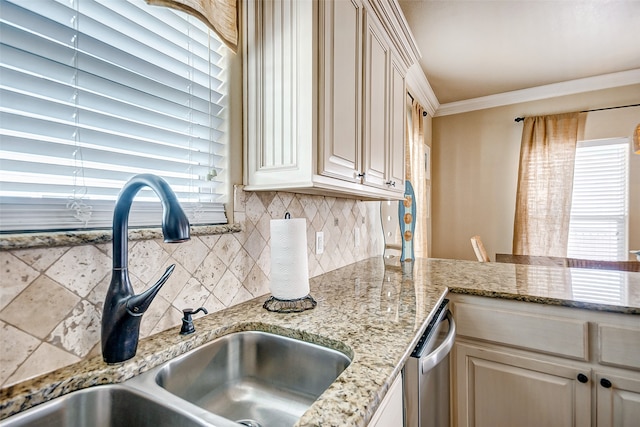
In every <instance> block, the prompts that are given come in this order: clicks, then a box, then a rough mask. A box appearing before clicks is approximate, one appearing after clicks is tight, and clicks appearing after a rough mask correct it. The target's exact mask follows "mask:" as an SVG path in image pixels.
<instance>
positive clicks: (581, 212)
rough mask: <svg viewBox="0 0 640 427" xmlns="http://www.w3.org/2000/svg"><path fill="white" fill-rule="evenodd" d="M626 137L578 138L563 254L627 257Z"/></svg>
mask: <svg viewBox="0 0 640 427" xmlns="http://www.w3.org/2000/svg"><path fill="white" fill-rule="evenodd" d="M628 183H629V140H628V139H627V138H612V139H600V140H591V141H579V142H578V145H577V148H576V158H575V169H574V178H573V192H572V201H571V219H570V226H569V245H568V249H567V256H568V257H570V258H586V259H597V260H610V261H616V260H626V259H628V248H627V247H628V231H627V230H628V211H629V208H628V203H629V202H628V200H629V184H628Z"/></svg>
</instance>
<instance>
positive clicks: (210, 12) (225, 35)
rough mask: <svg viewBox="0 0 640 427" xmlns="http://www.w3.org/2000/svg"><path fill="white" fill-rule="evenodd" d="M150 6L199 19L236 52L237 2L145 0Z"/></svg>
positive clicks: (218, 0)
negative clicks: (169, 9) (183, 13)
mask: <svg viewBox="0 0 640 427" xmlns="http://www.w3.org/2000/svg"><path fill="white" fill-rule="evenodd" d="M146 2H147V3H148V4H150V5H154V6H165V7H170V8H173V9H177V10H181V11H183V12H186V13H188V14H190V15H193V16H195V17H197V18H199V19H200V20H201V21H202V22H204V23H205V24H207V26H209V28H211V29H212V30H213V32H214V33H216V35H217V36H218V37H220V39H221V40H222V41H223V42H224V44H225V45H226V46H227V47H228V48H229V49H231V50H232V51H233V53H237V52H238V7H237V0H146Z"/></svg>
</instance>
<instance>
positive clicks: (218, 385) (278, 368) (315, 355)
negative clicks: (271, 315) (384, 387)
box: [155, 331, 351, 427]
mask: <svg viewBox="0 0 640 427" xmlns="http://www.w3.org/2000/svg"><path fill="white" fill-rule="evenodd" d="M350 363H351V359H350V358H349V357H347V356H346V355H345V354H343V353H341V352H339V351H336V350H333V349H330V348H327V347H323V346H319V345H316V344H311V343H308V342H305V341H300V340H296V339H292V338H287V337H283V336H280V335H275V334H271V333H266V332H257V331H249V332H236V333H232V334H230V335H226V336H224V337H221V338H219V339H217V340H215V341H212V342H210V343H208V344H206V345H204V346H202V347H199V348H197V349H195V350H192V351H191V352H189V353H186V354H184V355H182V356H179V357H177V358H176V359H174V360H172V361H170V362H168V363H166V364H165V365H163V366H162V367H161V368H159V369H157V370H156V371H155V372H156V376H155V381H156V383H157V384H158V385H159V386H160V387H162V388H164V389H165V390H167V391H169V392H170V393H172V394H174V395H176V396H178V397H180V398H182V399H184V400H186V401H188V402H191V403H192V404H194V405H197V406H199V407H201V408H204V409H206V410H207V411H210V412H212V413H214V414H217V415H220V416H222V417H225V418H227V419H228V420H231V421H236V422H240V423H244V424H245V425H251V426H260V425H261V426H264V427H266V426H290V425H293V424H294V423H295V422H296V421H297V420H298V419H299V418H300V417H301V416H302V414H303V413H304V412H305V411H306V410H307V408H309V406H310V405H311V404H312V403H313V402H314V401H315V400H316V399H317V398H318V397H319V396H320V395H321V394H322V393H323V392H324V391H325V390H326V389H327V388H328V387H329V386H330V385H331V383H332V382H334V381H335V380H336V378H337V377H338V375H340V373H341V372H342V371H344V369H345V368H346V367H347V366H349V364H350Z"/></svg>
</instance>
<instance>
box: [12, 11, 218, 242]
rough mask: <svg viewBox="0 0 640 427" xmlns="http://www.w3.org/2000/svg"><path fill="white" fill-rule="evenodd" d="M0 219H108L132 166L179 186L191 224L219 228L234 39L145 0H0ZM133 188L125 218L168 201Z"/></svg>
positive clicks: (37, 226) (94, 223)
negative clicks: (229, 45)
mask: <svg viewBox="0 0 640 427" xmlns="http://www.w3.org/2000/svg"><path fill="white" fill-rule="evenodd" d="M0 25H1V29H0V31H1V33H0V62H1V64H0V65H1V68H0V72H1V79H0V91H1V92H0V120H1V125H0V128H1V129H0V132H1V134H0V137H1V145H0V158H1V160H0V161H1V163H2V164H1V168H0V169H1V171H0V174H1V175H0V203H2V209H0V228H1V230H2V231H3V232H15V231H31V230H56V229H57V230H60V229H79V228H104V227H110V226H111V222H112V215H113V206H114V201H115V199H116V197H117V195H118V192H119V191H120V189H121V188H122V186H123V185H124V183H125V182H126V181H127V180H128V179H130V178H131V177H132V176H133V175H135V174H139V173H152V174H156V175H158V176H161V177H162V178H164V179H165V180H166V181H167V182H168V183H169V185H170V186H171V188H172V189H173V190H174V191H175V192H176V195H177V196H178V199H179V200H180V201H181V203H182V205H183V207H184V209H185V212H187V214H188V215H189V217H190V220H191V222H192V224H214V223H225V222H226V216H225V213H224V206H223V203H224V202H225V201H226V197H227V196H226V194H225V191H226V190H225V185H224V180H225V176H226V170H227V166H226V165H227V155H226V146H225V138H226V136H225V134H226V132H225V119H224V114H225V110H226V109H225V102H226V97H225V94H224V92H223V89H224V87H225V82H224V80H223V77H224V68H225V55H226V47H224V45H223V44H222V43H221V42H220V41H219V40H218V39H217V38H216V36H215V35H214V34H213V32H211V31H209V30H208V28H207V27H206V26H205V25H204V24H203V23H201V22H200V21H199V20H197V19H196V18H194V17H191V16H189V15H187V14H184V13H182V12H177V11H175V10H172V9H168V8H163V7H155V6H149V5H147V4H146V3H145V1H144V0H121V1H113V0H56V1H54V0H47V1H33V0H0ZM158 200H159V199H158V198H157V196H156V195H155V193H153V191H151V190H146V191H145V190H142V191H140V193H139V194H138V195H137V196H136V198H135V202H134V206H133V208H132V211H131V216H130V224H132V225H136V226H146V225H149V226H155V225H159V224H160V221H161V213H160V212H161V204H160V203H159V202H158Z"/></svg>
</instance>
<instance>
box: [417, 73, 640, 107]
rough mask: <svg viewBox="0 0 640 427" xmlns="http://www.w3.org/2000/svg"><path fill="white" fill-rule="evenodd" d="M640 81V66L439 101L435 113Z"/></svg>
mask: <svg viewBox="0 0 640 427" xmlns="http://www.w3.org/2000/svg"><path fill="white" fill-rule="evenodd" d="M425 80H426V77H425ZM638 83H640V68H638V69H634V70H628V71H620V72H618V73H611V74H603V75H600V76H595V77H586V78H583V79H576V80H569V81H566V82H561V83H553V84H549V85H544V86H537V87H533V88H529V89H521V90H514V91H511V92H504V93H499V94H496V95H489V96H482V97H479V98H471V99H466V100H464V101H456V102H449V103H446V104H436V105H437V107H436V108H437V110H436V113H435V115H434V116H435V117H439V116H448V115H451V114H460V113H467V112H469V111H475V110H484V109H486V108H493V107H501V106H504V105H511V104H519V103H522V102H529V101H538V100H541V99H548V98H556V97H559V96H565V95H574V94H577V93H583V92H591V91H594V90H601V89H610V88H614V87H620V86H628V85H632V84H638ZM427 84H428V82H427ZM429 88H430V86H429ZM432 92H433V91H432ZM434 97H435V95H434ZM436 101H437V98H436Z"/></svg>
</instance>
